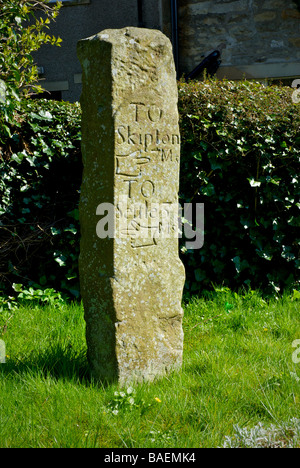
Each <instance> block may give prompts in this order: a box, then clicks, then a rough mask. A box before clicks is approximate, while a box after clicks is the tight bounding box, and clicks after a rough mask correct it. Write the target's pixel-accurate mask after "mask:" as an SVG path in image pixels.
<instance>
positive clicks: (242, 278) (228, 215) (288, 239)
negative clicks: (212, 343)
mask: <svg viewBox="0 0 300 468" xmlns="http://www.w3.org/2000/svg"><path fill="white" fill-rule="evenodd" d="M291 94H292V93H291V90H290V89H289V88H286V87H276V86H269V87H264V86H263V85H261V84H260V83H256V82H247V81H243V82H230V81H221V82H220V81H215V80H212V81H207V82H203V83H197V82H192V83H188V84H187V83H183V82H182V83H181V84H180V86H179V95H180V99H179V106H180V117H181V133H182V142H183V143H182V156H181V185H180V187H181V188H180V191H181V197H182V199H183V200H188V201H193V202H194V203H196V202H202V203H204V204H205V236H206V237H205V242H204V246H203V248H202V249H201V250H198V251H194V252H186V254H185V255H184V256H183V260H184V263H185V265H186V270H187V287H188V288H189V289H190V290H191V291H198V290H201V289H202V288H209V286H210V284H211V282H214V283H217V284H224V285H226V286H229V287H232V288H234V289H235V288H237V287H242V286H249V287H251V288H252V289H254V288H260V289H262V290H263V291H264V292H266V293H268V294H272V293H276V292H278V291H279V290H283V289H286V288H291V287H297V284H298V285H299V267H300V261H299V240H300V239H299V226H300V217H299V208H300V204H299V201H300V200H299V193H300V190H299V170H300V164H299V161H300V158H299V156H300V133H299V128H300V125H299V124H300V118H299V110H300V107H299V105H298V104H295V103H293V102H292V99H291Z"/></svg>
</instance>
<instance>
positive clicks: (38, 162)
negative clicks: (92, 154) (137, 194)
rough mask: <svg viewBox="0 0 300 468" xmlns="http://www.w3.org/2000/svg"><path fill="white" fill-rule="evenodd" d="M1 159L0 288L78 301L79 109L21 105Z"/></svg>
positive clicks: (74, 106) (51, 104) (75, 106)
mask: <svg viewBox="0 0 300 468" xmlns="http://www.w3.org/2000/svg"><path fill="white" fill-rule="evenodd" d="M17 120H18V122H17V125H16V126H15V127H14V128H12V129H11V133H12V138H11V139H9V140H7V143H6V145H5V146H4V147H2V148H1V154H0V274H1V276H0V283H1V286H2V288H3V289H4V290H5V291H7V292H11V291H12V290H11V285H12V284H13V283H18V284H24V285H26V286H27V285H30V286H32V285H33V286H35V287H38V286H39V287H41V288H46V287H54V288H55V289H57V290H62V291H65V292H66V293H67V294H71V295H73V296H78V295H79V287H78V267H77V263H78V252H79V225H78V200H79V190H80V183H81V174H82V163H81V152H80V141H81V133H80V120H81V111H80V107H79V105H78V104H70V103H66V102H63V103H59V102H55V101H46V100H38V101H27V102H26V101H25V102H24V103H23V114H22V115H20V116H18V118H17Z"/></svg>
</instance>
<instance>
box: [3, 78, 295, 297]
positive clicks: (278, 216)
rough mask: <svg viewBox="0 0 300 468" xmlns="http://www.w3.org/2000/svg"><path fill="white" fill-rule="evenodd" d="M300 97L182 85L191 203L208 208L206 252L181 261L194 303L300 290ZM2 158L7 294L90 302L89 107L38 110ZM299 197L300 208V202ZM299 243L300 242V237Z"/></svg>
mask: <svg viewBox="0 0 300 468" xmlns="http://www.w3.org/2000/svg"><path fill="white" fill-rule="evenodd" d="M291 94H292V89H289V88H280V87H275V86H274V87H267V88H265V87H264V86H262V85H260V84H258V83H250V82H246V81H243V82H239V83H238V82H230V81H221V82H220V81H214V80H210V81H205V82H190V83H184V82H181V83H179V110H180V126H181V134H182V157H181V181H180V201H181V202H182V203H183V202H191V201H192V202H194V203H196V202H198V203H204V204H205V242H204V246H203V248H202V249H200V250H196V251H186V249H185V247H184V245H185V242H184V239H182V241H181V256H182V260H183V262H184V264H185V267H186V272H187V282H186V287H187V289H188V290H189V291H190V292H191V293H199V292H201V291H203V290H205V289H210V288H211V287H212V284H213V283H216V284H224V285H225V286H228V287H230V288H232V289H237V288H240V287H241V286H243V285H245V286H249V287H251V288H253V289H254V288H260V289H261V290H263V291H264V292H266V293H268V294H272V293H274V292H277V291H278V290H279V289H278V288H280V289H281V290H283V289H285V288H290V287H294V288H295V287H297V284H299V275H298V273H299V234H298V233H299V180H298V174H299V152H300V150H299V143H300V138H299V105H297V104H294V103H293V102H292V99H291ZM23 110H24V112H23V115H22V116H19V117H18V124H17V125H16V126H15V127H14V128H12V129H11V134H12V138H10V139H8V140H7V142H6V144H5V145H4V146H3V147H2V148H0V149H1V153H0V176H1V180H0V274H1V277H0V283H1V286H2V289H4V290H5V292H7V293H11V291H12V290H11V286H12V284H13V283H18V284H20V283H21V284H24V285H26V286H28V285H29V286H35V287H39V288H46V287H48V288H54V289H56V290H60V291H63V292H65V293H67V294H68V295H71V296H73V297H74V296H75V297H78V294H79V285H78V270H77V259H78V253H79V223H78V201H79V191H80V182H81V173H82V166H81V154H80V138H81V135H80V117H81V114H80V108H79V105H78V104H69V103H57V102H51V101H31V102H30V101H29V102H27V103H24V105H23ZM297 197H298V198H297ZM297 235H298V237H297Z"/></svg>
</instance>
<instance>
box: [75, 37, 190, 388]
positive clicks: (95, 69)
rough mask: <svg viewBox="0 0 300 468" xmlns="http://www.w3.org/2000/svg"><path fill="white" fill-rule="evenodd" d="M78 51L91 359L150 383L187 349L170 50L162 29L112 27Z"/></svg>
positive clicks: (82, 264)
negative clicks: (184, 330)
mask: <svg viewBox="0 0 300 468" xmlns="http://www.w3.org/2000/svg"><path fill="white" fill-rule="evenodd" d="M78 56H79V58H80V61H81V64H82V69H83V92H82V97H81V105H82V110H83V117H82V153H83V162H84V174H83V182H82V187H81V200H80V222H81V230H82V238H81V252H80V259H79V268H80V281H81V292H82V298H83V302H84V309H85V320H86V335H87V344H88V358H89V361H90V364H91V366H92V370H93V373H94V375H95V376H96V378H99V379H108V380H113V379H118V381H119V382H120V383H121V384H125V383H128V382H132V381H143V380H152V379H154V378H155V377H156V376H160V375H164V374H165V373H166V372H168V371H170V370H173V369H178V368H180V366H181V363H182V350H183V332H182V315H183V312H182V308H181V298H182V290H183V285H184V278H185V274H184V268H183V265H182V263H181V261H180V260H179V257H178V235H177V230H178V224H177V213H178V185H179V157H180V135H179V126H178V111H177V98H178V97H177V83H176V73H175V67H174V62H173V54H172V46H171V43H170V41H169V39H167V37H166V36H164V35H163V34H162V33H161V32H159V31H154V30H147V29H138V28H125V29H121V30H105V31H102V32H101V33H99V34H98V35H96V36H93V37H90V38H88V39H84V40H82V41H80V42H79V43H78ZM111 208H112V209H111ZM112 218H113V222H112Z"/></svg>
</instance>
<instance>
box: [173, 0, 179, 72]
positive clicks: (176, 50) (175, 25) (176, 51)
mask: <svg viewBox="0 0 300 468" xmlns="http://www.w3.org/2000/svg"><path fill="white" fill-rule="evenodd" d="M171 24H172V44H173V53H174V61H175V68H176V71H177V76H178V70H179V45H178V4H177V0H171Z"/></svg>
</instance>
